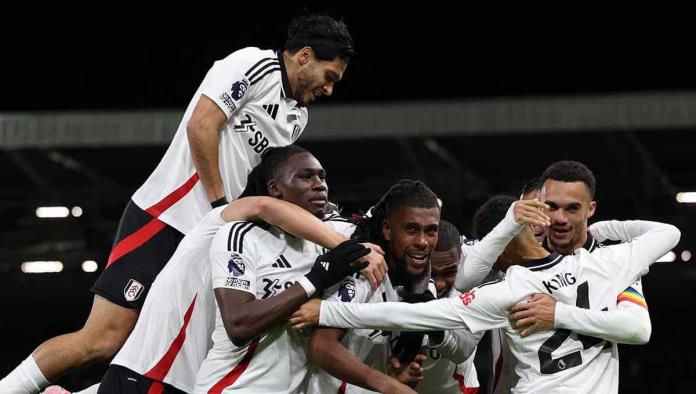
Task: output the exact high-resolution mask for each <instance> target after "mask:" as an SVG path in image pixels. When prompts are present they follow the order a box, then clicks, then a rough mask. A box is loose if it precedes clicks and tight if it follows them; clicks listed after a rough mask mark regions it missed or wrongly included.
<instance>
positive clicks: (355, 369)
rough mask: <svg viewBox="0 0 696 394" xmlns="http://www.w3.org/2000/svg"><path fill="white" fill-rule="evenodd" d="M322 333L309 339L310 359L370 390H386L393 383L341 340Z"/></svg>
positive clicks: (342, 378) (337, 375)
mask: <svg viewBox="0 0 696 394" xmlns="http://www.w3.org/2000/svg"><path fill="white" fill-rule="evenodd" d="M321 334H322V332H321V329H320V330H319V331H317V332H315V333H314V334H312V338H311V339H310V341H309V346H308V349H307V352H308V356H309V359H310V361H312V362H313V363H314V364H316V365H317V366H319V367H320V368H322V369H323V370H325V371H326V372H328V373H329V374H331V375H332V376H334V377H336V378H337V379H340V380H344V381H346V382H348V383H350V384H353V385H356V386H360V387H363V388H366V389H368V390H374V391H378V392H384V390H385V388H386V387H387V386H388V385H389V384H390V383H391V382H390V380H391V379H392V378H391V377H389V376H387V375H386V374H384V373H382V372H380V371H377V370H375V369H373V368H371V367H369V366H368V365H366V364H365V363H363V362H362V361H360V360H359V359H358V358H357V357H355V355H354V354H353V353H351V352H349V351H348V350H347V349H346V348H345V347H343V345H342V344H341V343H340V342H339V341H337V340H335V339H334V338H326V337H324V336H323V335H321Z"/></svg>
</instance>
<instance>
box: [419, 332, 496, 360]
mask: <svg viewBox="0 0 696 394" xmlns="http://www.w3.org/2000/svg"><path fill="white" fill-rule="evenodd" d="M482 336H483V332H479V333H476V334H473V333H471V332H470V331H469V330H464V329H462V330H447V331H445V336H444V339H443V341H442V342H441V343H439V344H437V345H434V346H433V344H429V345H430V347H431V348H433V349H437V351H438V353H440V355H441V356H442V357H444V358H446V359H448V360H450V361H452V362H453V363H455V364H459V363H463V362H464V361H466V359H467V358H469V356H471V353H473V352H474V350H475V349H476V345H478V343H479V341H480V340H481V337H482ZM429 340H430V338H429Z"/></svg>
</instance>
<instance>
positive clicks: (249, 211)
mask: <svg viewBox="0 0 696 394" xmlns="http://www.w3.org/2000/svg"><path fill="white" fill-rule="evenodd" d="M222 218H223V219H224V220H225V221H226V222H232V221H238V220H262V221H264V222H266V223H268V224H270V225H273V226H276V227H280V228H282V229H283V230H285V231H286V232H288V233H290V234H292V235H294V236H296V237H299V238H303V239H306V240H308V241H311V242H314V243H315V244H317V245H320V246H323V247H325V248H327V249H333V248H335V247H336V245H338V244H340V243H341V242H343V241H345V240H346V239H347V237H346V236H344V235H343V234H341V233H339V232H337V231H336V230H334V229H333V228H331V227H330V226H328V225H326V224H325V223H324V222H322V221H321V220H320V219H318V218H317V217H316V216H314V215H312V214H311V213H309V212H308V211H307V210H305V209H303V208H300V207H299V206H297V205H295V204H292V203H289V202H287V201H283V200H280V199H277V198H273V197H267V196H260V197H244V198H240V199H238V200H235V201H232V202H231V203H230V204H229V205H228V206H227V207H225V209H224V210H223V211H222ZM370 247H372V245H370ZM375 248H376V249H379V246H376V245H375ZM378 251H381V249H379V250H378Z"/></svg>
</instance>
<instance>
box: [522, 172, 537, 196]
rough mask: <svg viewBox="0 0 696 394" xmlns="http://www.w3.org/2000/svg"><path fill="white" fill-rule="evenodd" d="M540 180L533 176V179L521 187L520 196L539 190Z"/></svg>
mask: <svg viewBox="0 0 696 394" xmlns="http://www.w3.org/2000/svg"><path fill="white" fill-rule="evenodd" d="M541 185H542V183H541V178H540V177H538V176H535V177H534V178H532V179H530V180H528V181H527V183H525V184H524V186H522V192H521V193H520V194H522V195H524V194H527V193H531V192H533V191H535V190H539V189H541Z"/></svg>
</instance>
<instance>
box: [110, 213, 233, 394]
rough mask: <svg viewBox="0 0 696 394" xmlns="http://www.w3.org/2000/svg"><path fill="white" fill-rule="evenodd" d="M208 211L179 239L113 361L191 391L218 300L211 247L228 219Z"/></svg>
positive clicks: (204, 350)
mask: <svg viewBox="0 0 696 394" xmlns="http://www.w3.org/2000/svg"><path fill="white" fill-rule="evenodd" d="M223 209H224V208H223V207H220V208H216V209H214V210H213V211H211V212H210V213H209V214H207V215H206V216H205V217H204V218H203V220H201V222H200V223H199V224H197V225H196V226H195V227H194V228H193V229H192V230H191V231H190V232H189V233H188V234H187V235H186V236H185V237H184V238H183V240H182V241H181V243H180V244H179V247H178V248H177V249H176V252H175V253H174V255H173V256H172V258H171V259H170V260H169V262H168V263H167V265H166V266H165V267H164V269H163V270H162V271H161V272H160V273H159V275H158V276H157V278H156V279H155V281H154V283H153V284H152V288H151V289H150V291H149V293H148V295H147V299H146V300H145V304H144V305H143V308H142V310H141V312H140V316H139V318H138V322H137V323H136V325H135V328H134V329H133V332H132V333H131V335H130V336H129V337H128V340H127V341H126V343H125V344H124V345H123V347H122V348H121V350H120V351H119V352H118V354H117V355H116V357H115V358H114V360H113V361H112V363H113V364H117V365H121V366H124V367H126V368H129V369H131V370H133V371H135V372H138V373H139V374H141V375H144V376H146V377H148V378H150V379H153V380H157V381H163V382H165V383H168V384H171V385H173V386H175V387H177V388H179V389H181V390H184V391H187V392H191V391H192V390H193V387H194V385H195V381H196V380H195V379H196V372H197V371H198V368H199V367H200V364H201V362H202V361H203V359H204V358H205V355H206V353H207V351H208V348H209V347H210V344H211V341H210V334H211V333H212V330H213V327H214V318H215V299H214V297H213V293H212V285H211V281H210V263H209V261H208V252H209V249H210V244H211V242H212V240H213V237H214V236H215V234H216V233H217V231H218V229H219V228H220V227H221V226H222V225H223V224H224V223H225V221H224V220H223V219H222V218H221V217H220V214H221V212H222V210H223Z"/></svg>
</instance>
